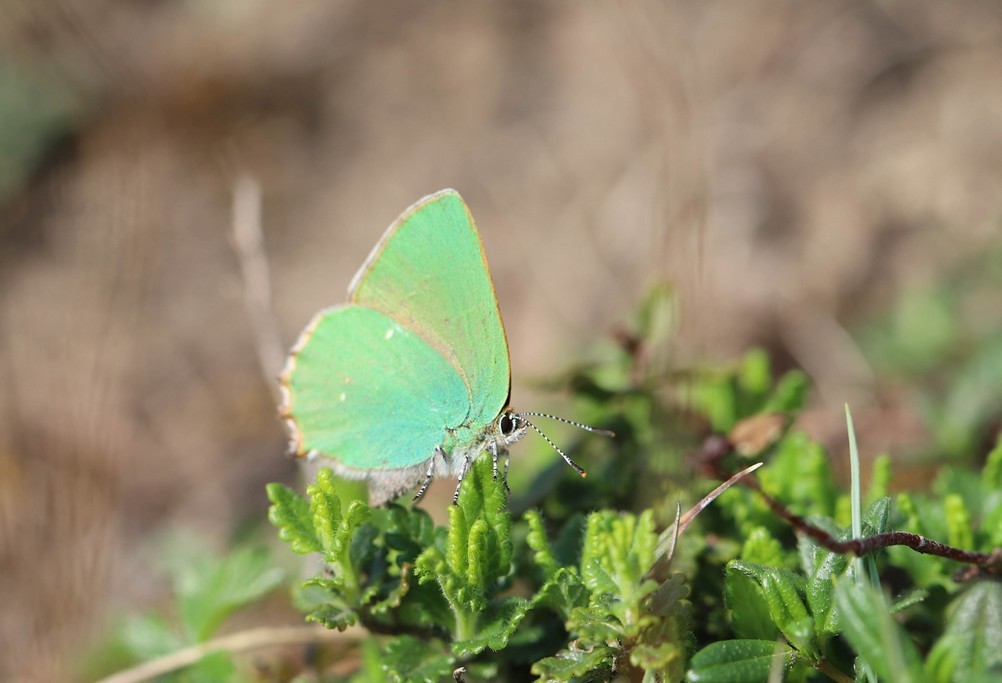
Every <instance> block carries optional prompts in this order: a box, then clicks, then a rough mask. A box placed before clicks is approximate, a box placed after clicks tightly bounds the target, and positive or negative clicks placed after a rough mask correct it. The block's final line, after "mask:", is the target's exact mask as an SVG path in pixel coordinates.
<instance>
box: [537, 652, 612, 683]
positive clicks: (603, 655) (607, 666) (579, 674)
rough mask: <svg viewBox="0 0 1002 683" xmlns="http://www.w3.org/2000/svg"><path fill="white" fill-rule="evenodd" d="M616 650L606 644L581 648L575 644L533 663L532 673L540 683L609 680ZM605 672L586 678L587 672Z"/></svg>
mask: <svg viewBox="0 0 1002 683" xmlns="http://www.w3.org/2000/svg"><path fill="white" fill-rule="evenodd" d="M614 661H615V651H614V650H613V649H612V648H610V647H608V646H606V645H596V646H595V647H592V648H588V649H579V648H576V647H574V646H573V645H572V646H571V647H570V648H568V649H566V650H561V651H560V652H558V653H557V654H556V656H554V657H547V658H545V659H541V660H539V661H538V662H536V663H535V664H533V665H532V673H534V674H535V675H537V676H539V681H540V683H565V682H567V681H574V680H579V679H584V680H607V679H608V678H609V674H610V673H611V672H612V664H613V662H614ZM600 672H601V673H602V674H604V675H603V676H602V677H596V678H594V679H593V678H591V677H588V678H585V676H586V675H587V674H598V673H600Z"/></svg>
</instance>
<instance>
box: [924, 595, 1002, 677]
mask: <svg viewBox="0 0 1002 683" xmlns="http://www.w3.org/2000/svg"><path fill="white" fill-rule="evenodd" d="M926 668H927V670H928V671H929V672H930V673H931V674H932V675H933V676H934V678H935V680H937V681H967V680H971V679H972V678H974V677H975V676H978V675H983V674H989V673H991V674H995V675H996V676H1002V585H999V584H998V583H997V582H995V581H978V582H976V583H974V584H973V585H971V586H970V587H969V588H968V589H967V590H965V591H964V592H963V593H961V595H960V597H958V598H957V599H956V600H955V601H954V602H953V604H952V605H951V606H950V616H949V618H948V620H947V622H946V628H945V629H944V632H943V635H942V636H941V637H940V639H939V640H938V641H937V642H936V643H935V645H933V648H932V651H931V652H930V653H929V659H928V661H927V663H926Z"/></svg>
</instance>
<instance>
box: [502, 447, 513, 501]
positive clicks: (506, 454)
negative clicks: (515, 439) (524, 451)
mask: <svg viewBox="0 0 1002 683" xmlns="http://www.w3.org/2000/svg"><path fill="white" fill-rule="evenodd" d="M510 465H511V453H509V452H508V451H507V449H506V450H505V452H504V478H503V479H502V480H501V481H503V482H504V490H505V491H507V492H508V494H509V495H510V494H511V489H510V488H508V467H509V466H510Z"/></svg>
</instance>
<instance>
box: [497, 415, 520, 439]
mask: <svg viewBox="0 0 1002 683" xmlns="http://www.w3.org/2000/svg"><path fill="white" fill-rule="evenodd" d="M516 429H518V417H517V416H515V415H513V414H511V413H507V412H506V413H504V414H503V415H502V416H501V417H500V418H498V430H499V431H500V432H501V434H502V435H503V436H511V435H512V434H514V433H515V430H516Z"/></svg>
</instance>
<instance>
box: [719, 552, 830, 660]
mask: <svg viewBox="0 0 1002 683" xmlns="http://www.w3.org/2000/svg"><path fill="white" fill-rule="evenodd" d="M727 569H728V570H729V571H737V572H741V573H742V574H744V575H745V576H747V577H748V578H749V579H751V580H752V581H754V582H755V584H756V585H757V587H758V589H759V591H760V592H761V595H762V597H763V598H764V600H765V604H766V606H767V608H768V610H769V616H770V618H771V619H772V621H773V623H774V624H776V626H777V627H778V628H779V630H780V631H781V632H782V633H783V635H784V636H785V637H786V639H787V640H788V641H789V642H790V644H791V645H793V646H794V647H795V648H797V650H798V651H799V652H800V653H801V654H803V655H804V656H805V657H807V658H808V659H809V660H811V661H815V660H816V659H817V658H818V651H817V648H816V646H815V643H814V625H813V620H812V619H811V616H810V615H809V614H808V612H807V608H806V607H805V606H804V602H803V600H801V599H800V595H799V593H800V592H801V590H802V579H801V578H800V577H798V576H797V575H795V574H793V573H792V572H789V571H786V570H782V569H777V568H775V567H766V566H762V565H756V564H752V563H750V562H742V561H740V560H733V561H731V562H729V563H728V565H727Z"/></svg>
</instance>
